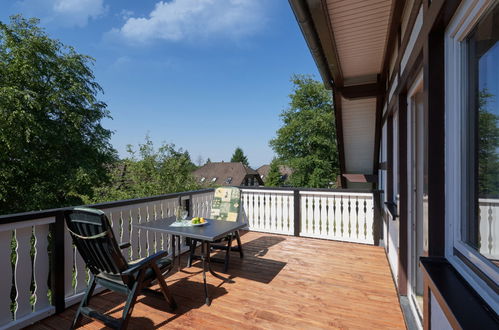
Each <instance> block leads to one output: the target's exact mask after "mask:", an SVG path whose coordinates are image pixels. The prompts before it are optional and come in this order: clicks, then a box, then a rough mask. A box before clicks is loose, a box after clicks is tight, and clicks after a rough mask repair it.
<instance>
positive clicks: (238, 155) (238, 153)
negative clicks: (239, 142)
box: [230, 147, 249, 166]
mask: <svg viewBox="0 0 499 330" xmlns="http://www.w3.org/2000/svg"><path fill="white" fill-rule="evenodd" d="M230 161H231V162H241V163H243V164H244V165H246V166H249V163H248V157H246V156H245V155H244V152H243V149H241V148H239V147H237V148H236V150H234V154H232V158H231V159H230Z"/></svg>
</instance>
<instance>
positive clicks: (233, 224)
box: [134, 217, 247, 306]
mask: <svg viewBox="0 0 499 330" xmlns="http://www.w3.org/2000/svg"><path fill="white" fill-rule="evenodd" d="M206 220H207V222H208V223H207V224H205V225H203V226H192V227H173V226H171V225H172V224H173V223H174V222H175V217H168V218H164V219H158V220H155V221H150V222H145V223H141V224H135V225H134V226H135V227H136V228H138V229H143V230H150V231H155V232H159V233H165V234H170V235H172V240H171V243H172V252H173V253H172V256H173V262H175V238H177V239H178V250H179V256H178V262H179V268H180V236H183V237H187V238H191V239H195V240H198V241H200V242H201V247H202V251H204V253H203V252H202V253H201V260H202V264H203V282H204V293H205V299H206V305H208V306H209V305H210V303H211V300H210V298H209V295H208V286H207V284H206V264H207V265H208V271H209V272H210V273H211V274H212V275H213V276H215V277H217V278H219V279H221V280H223V281H230V280H229V279H227V278H225V277H223V276H220V275H219V274H217V273H215V272H214V271H213V269H212V268H211V262H210V243H212V242H214V241H216V240H218V239H220V238H224V237H225V236H227V234H229V233H231V232H234V231H236V230H238V229H242V228H244V227H246V226H247V224H246V223H243V222H239V221H223V220H211V219H206Z"/></svg>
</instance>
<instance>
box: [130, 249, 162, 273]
mask: <svg viewBox="0 0 499 330" xmlns="http://www.w3.org/2000/svg"><path fill="white" fill-rule="evenodd" d="M167 255H168V252H166V251H159V252H156V253H155V254H153V255H151V256H149V257H147V258H144V259H142V260H140V261H138V262H137V263H135V264H133V265H132V266H131V267H130V268H128V269H127V270H125V271H124V272H123V275H131V274H133V273H135V272H136V271H137V270H139V269H141V268H142V267H144V266H146V265H148V264H150V263H152V262H156V260H158V259H161V258H163V257H166V256H167Z"/></svg>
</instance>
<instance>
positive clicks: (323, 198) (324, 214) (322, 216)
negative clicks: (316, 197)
mask: <svg viewBox="0 0 499 330" xmlns="http://www.w3.org/2000/svg"><path fill="white" fill-rule="evenodd" d="M320 200H321V214H320V216H319V219H320V224H321V225H320V235H321V237H327V233H328V221H327V220H328V218H327V212H328V209H327V202H328V198H326V196H325V195H322V196H321V198H320Z"/></svg>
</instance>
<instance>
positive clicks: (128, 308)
mask: <svg viewBox="0 0 499 330" xmlns="http://www.w3.org/2000/svg"><path fill="white" fill-rule="evenodd" d="M144 273H145V269H142V270H141V271H140V273H139V276H138V278H137V280H136V281H135V283H134V284H133V286H132V290H130V293H129V294H128V297H127V299H126V303H125V308H124V309H123V316H122V317H121V320H120V321H121V323H120V326H119V329H126V328H127V327H128V321H130V316H131V315H132V311H133V307H134V306H135V301H136V300H137V297H138V295H139V292H140V290H141V286H142V281H143V280H144Z"/></svg>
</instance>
